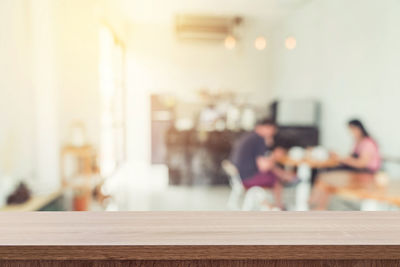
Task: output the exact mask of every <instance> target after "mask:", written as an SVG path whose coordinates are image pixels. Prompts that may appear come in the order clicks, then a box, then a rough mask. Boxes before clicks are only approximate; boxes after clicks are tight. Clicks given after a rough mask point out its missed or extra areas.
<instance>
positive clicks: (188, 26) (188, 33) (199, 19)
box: [175, 14, 242, 41]
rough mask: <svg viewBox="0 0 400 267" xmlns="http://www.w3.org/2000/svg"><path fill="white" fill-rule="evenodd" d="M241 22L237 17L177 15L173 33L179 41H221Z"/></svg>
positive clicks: (232, 32)
mask: <svg viewBox="0 0 400 267" xmlns="http://www.w3.org/2000/svg"><path fill="white" fill-rule="evenodd" d="M241 22H242V18H241V17H238V16H209V15H193V14H179V15H177V16H176V18H175V32H176V36H177V38H178V39H179V40H205V41H222V40H224V39H225V38H226V37H227V36H228V35H233V34H234V28H235V27H237V26H238V25H239V24H240V23H241Z"/></svg>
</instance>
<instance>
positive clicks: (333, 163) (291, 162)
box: [279, 157, 340, 169]
mask: <svg viewBox="0 0 400 267" xmlns="http://www.w3.org/2000/svg"><path fill="white" fill-rule="evenodd" d="M279 163H280V164H282V165H285V166H292V167H298V166H300V165H302V164H306V165H308V166H309V167H310V168H313V169H321V168H334V167H337V166H339V164H340V162H339V161H338V160H337V159H335V158H330V159H327V160H322V161H321V160H315V159H311V158H305V159H301V160H295V159H291V158H290V157H283V158H282V159H281V160H279Z"/></svg>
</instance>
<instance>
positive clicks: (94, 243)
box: [0, 212, 400, 266]
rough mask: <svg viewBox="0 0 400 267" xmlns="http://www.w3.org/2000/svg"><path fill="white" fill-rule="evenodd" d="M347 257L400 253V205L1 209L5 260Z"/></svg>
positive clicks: (1, 244)
mask: <svg viewBox="0 0 400 267" xmlns="http://www.w3.org/2000/svg"><path fill="white" fill-rule="evenodd" d="M345 259H348V260H357V259H358V260H398V259H400V213H396V212H307V213H305V212H247V213H246V212H104V213H103V212H47V213H46V212H32V213H29V212H28V213H14V212H10V213H0V260H31V261H32V260H93V261H96V260H101V261H104V260H130V261H135V260H136V261H137V260H140V261H144V260H242V261H243V260H345ZM150 266H151V265H150ZM188 266H189V265H188ZM190 266H191V265H190ZM193 266H196V265H193ZM217 266H218V265H217ZM238 266H240V265H238ZM272 266H278V265H272Z"/></svg>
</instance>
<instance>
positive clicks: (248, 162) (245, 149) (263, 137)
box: [231, 119, 295, 207]
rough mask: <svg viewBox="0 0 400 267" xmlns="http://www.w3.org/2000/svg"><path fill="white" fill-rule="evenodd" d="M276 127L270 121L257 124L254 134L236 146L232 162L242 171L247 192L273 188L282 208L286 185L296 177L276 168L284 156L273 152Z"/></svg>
mask: <svg viewBox="0 0 400 267" xmlns="http://www.w3.org/2000/svg"><path fill="white" fill-rule="evenodd" d="M276 128H277V127H276V124H275V123H274V122H273V121H272V120H269V119H264V120H261V121H259V122H258V123H257V125H256V127H255V129H254V131H252V132H250V133H247V134H245V135H243V136H242V137H241V138H240V139H239V140H238V141H237V142H236V143H235V145H234V147H233V150H232V154H231V161H232V163H233V164H234V165H235V166H236V168H237V169H238V171H239V174H240V177H241V178H242V180H243V185H244V186H245V187H246V188H250V187H252V186H261V187H269V188H272V189H273V191H274V195H275V201H276V203H275V204H276V205H277V206H278V207H282V196H281V195H282V189H283V186H282V183H281V182H282V181H292V180H293V179H294V178H295V176H294V175H293V174H291V173H289V172H285V171H284V170H282V169H281V168H279V167H278V166H277V165H276V160H277V158H278V157H280V156H281V154H282V151H281V150H279V149H276V150H274V151H273V150H272V147H273V145H274V136H275V134H276V131H277V129H276Z"/></svg>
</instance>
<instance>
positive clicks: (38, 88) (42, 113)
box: [30, 0, 60, 194]
mask: <svg viewBox="0 0 400 267" xmlns="http://www.w3.org/2000/svg"><path fill="white" fill-rule="evenodd" d="M52 2H53V1H52V0H30V11H31V12H30V20H31V21H30V30H31V38H32V39H31V40H32V81H33V83H32V85H33V88H34V95H35V99H34V101H35V145H36V146H35V153H36V168H35V169H36V175H35V176H36V177H35V178H36V179H35V184H34V188H33V190H34V191H35V193H38V194H39V193H49V192H52V191H54V190H57V189H58V188H59V186H60V169H59V162H60V160H59V157H60V153H59V138H58V97H57V90H56V88H57V87H56V77H55V75H56V73H55V53H54V41H55V40H54V32H53V26H54V23H55V21H54V15H53V9H52Z"/></svg>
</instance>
